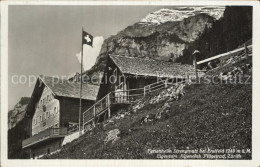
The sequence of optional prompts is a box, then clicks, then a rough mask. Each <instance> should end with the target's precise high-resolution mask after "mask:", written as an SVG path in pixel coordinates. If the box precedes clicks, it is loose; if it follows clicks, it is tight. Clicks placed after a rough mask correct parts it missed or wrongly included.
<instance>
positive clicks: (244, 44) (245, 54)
mask: <svg viewBox="0 0 260 167" xmlns="http://www.w3.org/2000/svg"><path fill="white" fill-rule="evenodd" d="M244 46H245V56H246V59H247V58H248V54H247V46H246V44H244Z"/></svg>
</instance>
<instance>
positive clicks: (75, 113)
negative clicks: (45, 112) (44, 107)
mask: <svg viewBox="0 0 260 167" xmlns="http://www.w3.org/2000/svg"><path fill="white" fill-rule="evenodd" d="M58 99H59V101H60V126H61V127H68V122H74V123H78V122H79V99H78V98H69V97H58ZM93 104H94V101H91V100H84V99H82V114H83V112H84V111H85V110H87V109H88V108H89V107H90V106H92V105H93ZM81 119H82V116H81Z"/></svg>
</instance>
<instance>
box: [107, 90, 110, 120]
mask: <svg viewBox="0 0 260 167" xmlns="http://www.w3.org/2000/svg"><path fill="white" fill-rule="evenodd" d="M107 103H108V104H107V106H108V109H107V112H108V118H110V93H109V94H108V95H107Z"/></svg>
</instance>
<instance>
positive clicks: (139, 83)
mask: <svg viewBox="0 0 260 167" xmlns="http://www.w3.org/2000/svg"><path fill="white" fill-rule="evenodd" d="M155 82H157V78H156V77H148V78H144V77H143V76H138V78H136V77H135V76H133V75H127V77H126V84H127V89H138V88H143V87H144V86H146V85H149V84H152V83H155ZM130 93H131V92H130Z"/></svg>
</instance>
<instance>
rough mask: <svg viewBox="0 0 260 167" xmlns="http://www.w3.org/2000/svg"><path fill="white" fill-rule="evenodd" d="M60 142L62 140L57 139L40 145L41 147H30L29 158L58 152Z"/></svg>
mask: <svg viewBox="0 0 260 167" xmlns="http://www.w3.org/2000/svg"><path fill="white" fill-rule="evenodd" d="M62 140H63V139H60V138H57V139H53V140H51V141H49V142H45V143H42V144H41V145H37V146H35V147H32V148H31V155H30V157H31V158H33V157H39V156H40V155H44V154H48V152H50V153H51V152H53V151H56V150H58V149H59V148H60V147H61V144H62Z"/></svg>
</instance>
